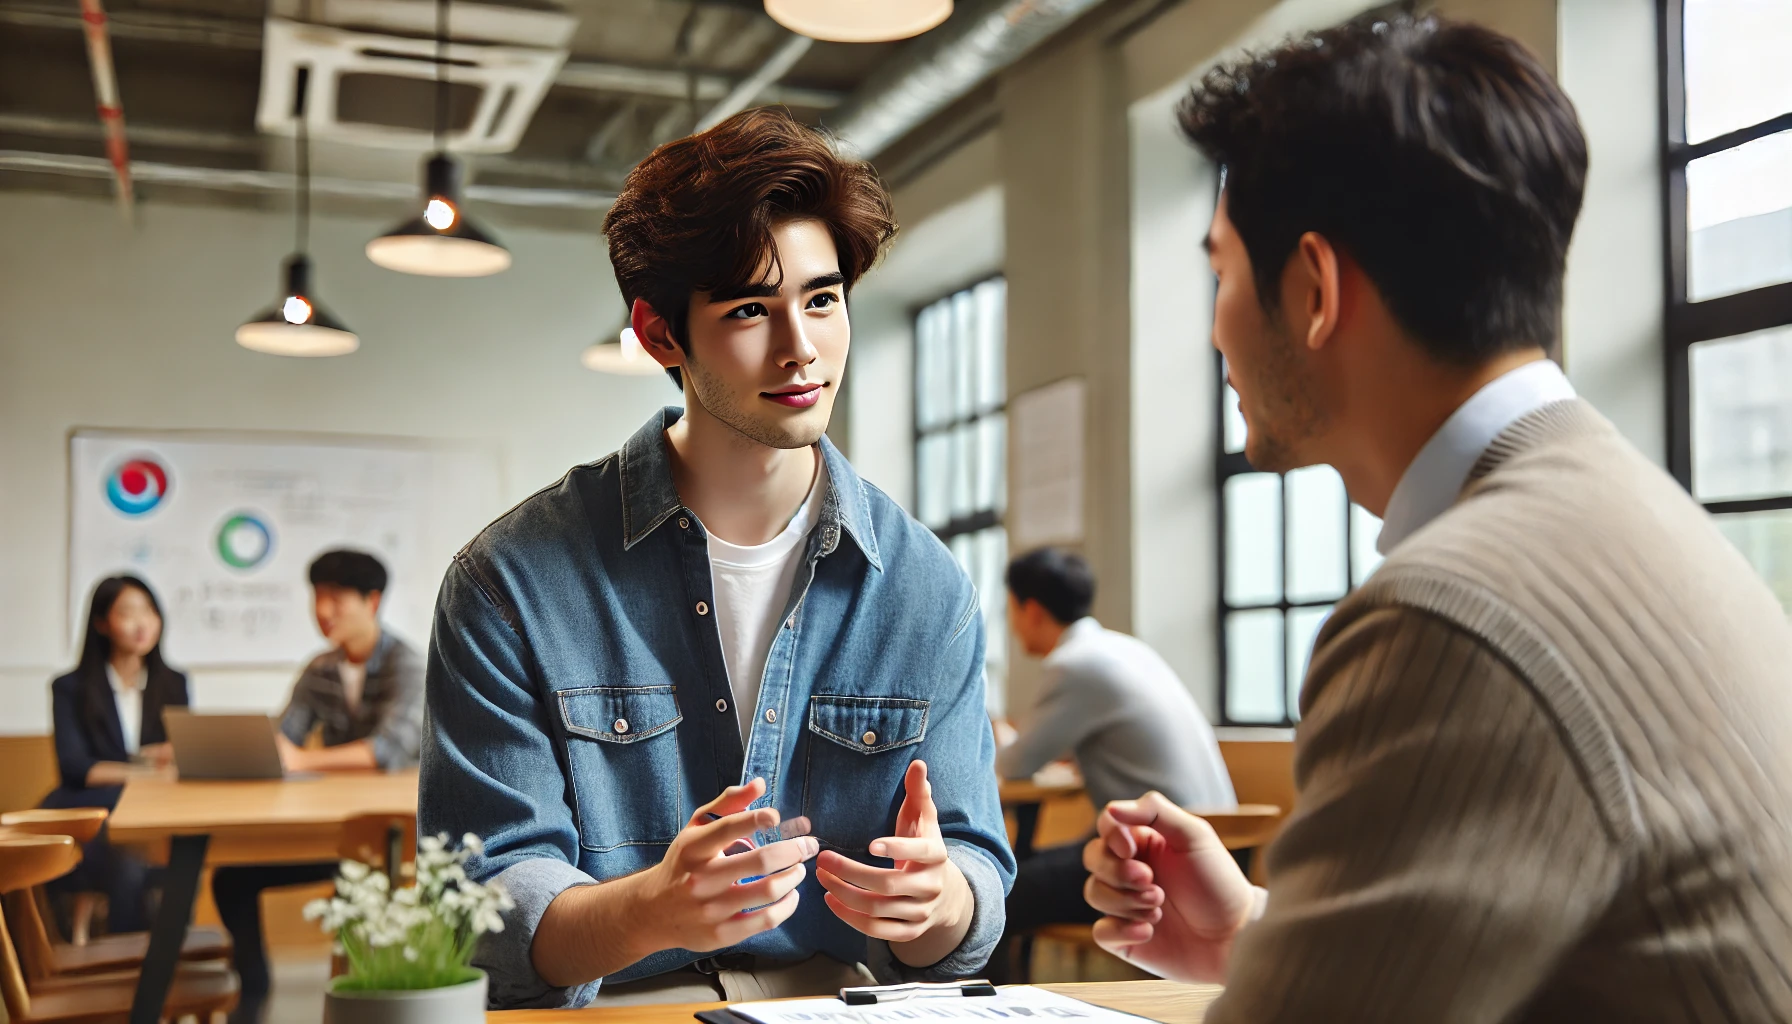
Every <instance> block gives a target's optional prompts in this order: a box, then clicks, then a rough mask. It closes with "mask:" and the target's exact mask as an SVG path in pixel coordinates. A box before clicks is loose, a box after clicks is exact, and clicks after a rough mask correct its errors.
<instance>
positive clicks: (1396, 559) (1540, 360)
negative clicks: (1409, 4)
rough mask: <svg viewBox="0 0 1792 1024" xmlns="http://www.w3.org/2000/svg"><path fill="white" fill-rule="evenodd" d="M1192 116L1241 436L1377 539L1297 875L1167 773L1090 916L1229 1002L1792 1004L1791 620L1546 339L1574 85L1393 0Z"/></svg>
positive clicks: (1322, 743) (1301, 768) (1135, 949)
mask: <svg viewBox="0 0 1792 1024" xmlns="http://www.w3.org/2000/svg"><path fill="white" fill-rule="evenodd" d="M1181 119H1182V123H1183V127H1184V129H1185V130H1186V132H1187V133H1188V135H1189V137H1190V138H1191V139H1192V140H1193V141H1194V143H1195V144H1196V145H1197V146H1198V147H1199V148H1200V149H1202V150H1203V151H1204V152H1205V153H1206V154H1207V155H1208V156H1210V157H1211V158H1213V159H1214V160H1215V161H1217V162H1218V163H1220V164H1221V165H1222V166H1223V167H1224V169H1225V176H1224V186H1223V189H1222V195H1221V202H1220V207H1219V210H1218V212H1217V213H1216V214H1215V217H1214V221H1213V225H1212V229H1211V233H1210V236H1209V238H1208V242H1207V244H1208V249H1209V252H1210V253H1211V255H1212V262H1213V266H1214V269H1215V271H1216V273H1217V274H1218V277H1219V291H1218V294H1217V298H1216V300H1215V313H1214V343H1215V344H1216V345H1217V346H1218V347H1219V349H1220V351H1221V352H1223V353H1224V354H1225V356H1226V361H1227V364H1228V367H1229V371H1230V374H1231V379H1232V381H1233V384H1234V385H1235V386H1236V388H1237V390H1238V392H1239V396H1240V401H1241V406H1242V408H1243V411H1244V415H1245V419H1246V422H1247V424H1248V428H1249V443H1248V447H1247V449H1246V454H1247V455H1248V457H1249V458H1250V460H1251V463H1252V464H1253V465H1254V466H1255V467H1257V468H1258V469H1262V470H1267V471H1284V470H1288V469H1293V468H1295V467H1298V466H1305V465H1312V464H1316V463H1329V464H1330V465H1332V466H1335V467H1336V468H1337V469H1338V471H1339V473H1340V474H1342V476H1343V478H1344V481H1345V484H1346V486H1347V487H1348V488H1349V491H1350V495H1351V497H1352V498H1354V499H1355V500H1356V501H1358V502H1360V503H1361V504H1362V505H1363V506H1364V507H1366V508H1368V509H1369V510H1370V511H1372V512H1376V513H1378V514H1383V513H1384V514H1385V524H1384V531H1383V535H1382V541H1381V546H1382V549H1383V551H1384V552H1385V553H1386V554H1387V556H1388V557H1387V561H1386V562H1385V563H1384V564H1383V565H1382V566H1381V568H1380V569H1379V570H1378V571H1377V572H1376V573H1375V575H1374V576H1373V578H1371V579H1370V581H1369V582H1368V583H1367V584H1366V585H1365V586H1363V587H1362V588H1361V589H1360V590H1358V591H1357V592H1356V593H1354V594H1352V595H1351V596H1350V597H1349V598H1347V599H1346V600H1344V601H1343V602H1342V603H1340V604H1339V605H1338V606H1337V609H1336V611H1335V612H1334V613H1333V615H1332V617H1331V619H1330V621H1329V622H1328V623H1327V624H1326V626H1325V628H1324V629H1323V630H1322V631H1321V633H1320V635H1319V638H1318V641H1317V645H1316V648H1315V651H1314V654H1313V657H1312V662H1311V667H1310V669H1309V671H1308V675H1307V679H1306V682H1305V686H1304V689H1303V691H1302V694H1301V713H1302V716H1303V720H1302V722H1301V725H1300V728H1299V733H1298V740H1297V746H1296V765H1295V771H1296V781H1297V783H1298V786H1299V799H1298V802H1297V805H1296V808H1295V812H1294V814H1293V816H1292V817H1291V819H1290V820H1289V822H1288V824H1287V827H1286V829H1285V830H1284V832H1283V834H1282V835H1281V837H1280V838H1279V839H1278V840H1277V841H1276V842H1275V844H1274V845H1273V846H1272V847H1271V849H1270V851H1269V854H1268V857H1269V860H1268V867H1269V882H1270V887H1269V889H1268V890H1267V891H1264V890H1260V889H1253V888H1252V887H1251V886H1250V885H1249V883H1248V882H1247V881H1246V880H1245V878H1244V877H1243V876H1242V875H1241V874H1240V873H1239V872H1238V869H1237V868H1236V866H1235V865H1234V863H1233V861H1232V859H1231V858H1230V857H1229V856H1228V855H1227V854H1226V852H1225V851H1224V850H1223V849H1222V848H1221V846H1220V844H1219V842H1218V840H1217V839H1216V838H1215V837H1214V834H1213V831H1212V829H1210V828H1208V827H1207V826H1206V825H1205V823H1203V822H1201V821H1200V820H1199V819H1196V818H1192V817H1190V816H1189V815H1187V814H1184V813H1182V812H1181V811H1179V810H1177V809H1176V808H1175V807H1174V806H1173V805H1171V804H1170V803H1169V802H1168V801H1166V800H1164V799H1163V798H1162V797H1160V796H1157V795H1155V794H1154V795H1152V796H1148V797H1146V798H1144V799H1142V800H1138V801H1124V802H1120V803H1115V804H1111V805H1109V807H1108V808H1107V809H1106V810H1104V811H1103V813H1102V815H1101V817H1100V827H1099V832H1100V835H1099V837H1098V838H1097V839H1095V840H1094V841H1092V842H1091V843H1090V844H1089V846H1088V848H1087V849H1086V850H1085V863H1086V864H1087V865H1088V867H1089V868H1090V870H1091V871H1092V873H1093V877H1092V878H1091V879H1090V881H1089V884H1088V885H1087V887H1086V889H1085V894H1086V895H1087V897H1088V899H1089V901H1090V902H1091V903H1092V904H1093V905H1094V906H1095V907H1096V908H1097V909H1099V910H1101V911H1102V912H1103V913H1104V914H1106V915H1107V916H1106V917H1105V918H1104V919H1103V920H1102V921H1101V922H1100V923H1098V924H1097V925H1096V930H1095V935H1096V938H1097V939H1098V940H1099V941H1100V942H1101V944H1102V945H1103V946H1105V947H1107V948H1108V949H1110V950H1112V951H1114V952H1115V953H1117V954H1119V955H1120V956H1122V957H1125V958H1126V959H1128V960H1131V961H1132V962H1134V963H1136V964H1138V965H1140V966H1142V967H1145V968H1147V969H1149V970H1151V971H1153V972H1155V973H1157V974H1161V975H1164V976H1166V977H1173V978H1182V979H1190V980H1205V981H1220V982H1224V983H1225V985H1226V992H1225V995H1224V996H1222V997H1221V999H1220V1001H1219V1002H1218V1003H1217V1004H1215V1005H1214V1007H1213V1009H1212V1010H1211V1012H1210V1014H1209V1016H1208V1018H1207V1019H1208V1021H1209V1022H1211V1024H1241V1022H1244V1024H1269V1022H1273V1021H1401V1022H1406V1021H1462V1022H1487V1024H1494V1022H1504V1021H1608V1020H1609V1021H1626V1022H1635V1021H1645V1022H1647V1021H1664V1022H1665V1021H1788V1020H1792V629H1789V628H1788V624H1787V621H1786V618H1785V615H1784V613H1783V612H1782V611H1781V609H1780V608H1779V607H1778V605H1777V604H1776V603H1775V601H1774V599H1773V597H1772V595H1771V594H1770V593H1769V591H1768V590H1767V588H1766V586H1765V585H1764V584H1763V583H1762V582H1761V581H1760V580H1759V579H1758V578H1757V577H1756V576H1755V574H1754V573H1753V572H1752V571H1751V570H1750V568H1749V566H1748V565H1747V563H1745V562H1744V561H1743V559H1742V558H1741V556H1740V555H1738V554H1737V552H1736V551H1735V550H1733V549H1732V548H1731V547H1730V546H1729V545H1728V544H1727V543H1726V542H1725V541H1724V539H1723V538H1722V537H1721V536H1720V535H1719V534H1718V532H1717V530H1716V529H1715V528H1714V527H1713V525H1712V524H1711V522H1710V521H1709V519H1708V517H1707V516H1706V514H1705V513H1704V511H1703V510H1702V509H1700V508H1699V507H1698V506H1697V505H1696V504H1695V503H1694V502H1693V501H1692V500H1691V499H1690V498H1689V497H1688V496H1687V495H1686V493H1685V492H1684V491H1683V490H1681V489H1680V487H1679V486H1678V485H1676V484H1675V483H1674V481H1673V480H1671V479H1670V478H1669V477H1667V476H1666V475H1665V474H1664V473H1662V472H1661V471H1660V470H1659V469H1658V468H1656V467H1655V466H1654V465H1652V464H1651V463H1650V462H1649V461H1648V460H1647V459H1645V458H1644V457H1643V456H1642V455H1641V454H1639V453H1638V452H1637V451H1636V450H1635V449H1634V448H1632V447H1631V445H1630V444H1629V443H1628V442H1627V441H1625V440H1624V439H1623V438H1622V437H1620V436H1619V435H1618V433H1617V432H1616V431H1615V430H1614V429H1613V428H1612V426H1611V424H1610V423H1608V422H1606V420H1604V419H1603V418H1602V417H1601V416H1600V415H1599V414H1598V413H1597V412H1595V411H1594V410H1593V409H1592V407H1590V406H1588V405H1587V404H1586V403H1584V402H1582V401H1580V400H1579V399H1577V398H1575V397H1574V394H1573V389H1572V388H1571V387H1570V386H1569V385H1568V382H1567V380H1566V379H1565V378H1564V377H1563V376H1562V374H1561V373H1560V371H1559V370H1557V369H1556V368H1555V366H1554V364H1553V363H1550V362H1548V361H1547V360H1546V359H1545V355H1544V354H1545V351H1546V350H1549V349H1551V348H1553V346H1554V344H1555V342H1556V332H1557V327H1558V324H1559V315H1558V314H1559V307H1560V303H1561V295H1562V290H1561V289H1562V274H1563V265H1564V258H1565V253H1566V251H1567V246H1568V239H1569V235H1570V233H1571V231H1572V228H1573V224H1574V219H1575V216H1576V215H1577V213H1578V211H1579V208H1580V201H1581V193H1582V187H1583V183H1584V180H1585V173H1586V162H1587V152H1586V143H1585V140H1584V138H1583V136H1582V134H1581V131H1580V127H1579V124H1578V121H1577V120H1576V117H1575V114H1574V110H1573V107H1572V106H1571V105H1570V103H1569V101H1568V99H1567V97H1565V96H1564V95H1563V94H1562V92H1561V90H1560V89H1559V88H1558V87H1557V86H1556V84H1555V83H1554V82H1553V81H1552V80H1551V78H1550V76H1549V74H1548V73H1547V72H1546V71H1544V69H1543V68H1542V67H1541V66H1539V65H1538V63H1537V62H1536V60H1535V59H1534V58H1533V57H1532V56H1531V55H1530V54H1529V53H1527V52H1525V51H1524V50H1523V48H1522V47H1520V46H1519V45H1518V44H1517V43H1515V42H1513V41H1512V40H1509V39H1506V38H1504V37H1502V36H1499V35H1496V34H1494V33H1491V32H1488V31H1486V30H1483V29H1479V28H1473V27H1469V26H1465V25H1458V24H1451V23H1448V22H1435V21H1429V20H1423V21H1416V22H1415V21H1410V20H1406V19H1388V20H1384V21H1379V22H1368V21H1365V22H1360V23H1357V24H1353V25H1349V26H1345V27H1341V28H1337V29H1332V30H1328V31H1327V32H1324V33H1320V34H1318V35H1316V36H1313V37H1309V38H1307V39H1301V40H1295V41H1292V42H1290V43H1289V44H1287V45H1285V46H1284V47H1282V48H1281V49H1279V50H1277V51H1275V52H1272V53H1267V54H1262V55H1258V56H1256V57H1254V58H1250V59H1246V60H1243V61H1241V62H1239V63H1236V64H1232V65H1229V66H1223V67H1220V68H1218V69H1217V70H1215V71H1213V72H1211V73H1210V74H1209V75H1208V76H1207V77H1206V79H1205V80H1204V81H1203V82H1202V83H1201V85H1200V86H1198V87H1197V88H1196V89H1195V90H1194V91H1193V93H1192V94H1191V95H1190V97H1189V98H1188V100H1187V101H1186V103H1185V105H1184V107H1183V109H1182V113H1181ZM1194 286H1196V287H1199V285H1198V284H1196V285H1194Z"/></svg>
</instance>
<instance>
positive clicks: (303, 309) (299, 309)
mask: <svg viewBox="0 0 1792 1024" xmlns="http://www.w3.org/2000/svg"><path fill="white" fill-rule="evenodd" d="M280 313H281V315H282V316H284V317H286V322H287V323H289V324H302V323H304V322H306V321H307V320H310V319H311V303H309V302H306V301H305V300H304V299H301V298H299V297H298V296H297V295H288V296H287V297H286V304H285V305H283V306H281V307H280Z"/></svg>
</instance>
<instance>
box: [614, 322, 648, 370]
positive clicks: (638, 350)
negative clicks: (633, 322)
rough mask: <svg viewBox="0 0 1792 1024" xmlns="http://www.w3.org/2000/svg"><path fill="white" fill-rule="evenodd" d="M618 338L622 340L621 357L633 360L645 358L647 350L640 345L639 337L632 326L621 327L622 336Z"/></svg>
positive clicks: (629, 360)
mask: <svg viewBox="0 0 1792 1024" xmlns="http://www.w3.org/2000/svg"><path fill="white" fill-rule="evenodd" d="M620 340H621V342H622V358H623V359H624V360H626V361H628V362H633V361H635V360H636V359H643V358H646V356H647V350H646V349H644V348H642V347H641V339H640V337H639V336H638V335H636V334H635V329H634V328H633V327H624V328H623V329H622V337H621V339H620Z"/></svg>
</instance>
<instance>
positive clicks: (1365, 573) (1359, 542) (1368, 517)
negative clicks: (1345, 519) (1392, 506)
mask: <svg viewBox="0 0 1792 1024" xmlns="http://www.w3.org/2000/svg"><path fill="white" fill-rule="evenodd" d="M1380 539H1381V520H1380V519H1378V518H1376V517H1375V514H1374V513H1372V512H1370V511H1369V510H1368V509H1366V508H1364V507H1363V506H1361V505H1352V506H1350V566H1351V572H1350V585H1351V586H1353V587H1360V586H1362V585H1363V581H1364V580H1366V579H1368V578H1369V574H1370V573H1372V572H1374V571H1375V567H1376V566H1378V565H1380V564H1381V552H1379V551H1377V550H1375V542H1376V541H1377V540H1380Z"/></svg>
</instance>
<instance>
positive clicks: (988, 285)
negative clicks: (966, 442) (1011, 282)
mask: <svg viewBox="0 0 1792 1024" xmlns="http://www.w3.org/2000/svg"><path fill="white" fill-rule="evenodd" d="M972 294H973V295H974V296H975V297H976V301H977V408H978V409H979V410H980V411H987V410H990V409H996V408H999V407H1001V405H1002V402H1003V401H1004V400H1005V399H1006V397H1007V395H1008V384H1007V376H1008V372H1007V371H1008V367H1007V365H1006V360H1007V358H1008V355H1007V352H1006V351H1004V349H1003V345H1002V341H1003V338H1004V336H1005V333H1006V323H1005V321H1006V317H1007V302H1008V286H1007V284H1006V282H1004V281H1003V280H1002V279H1001V278H999V277H998V278H996V279H995V280H993V281H985V282H983V283H982V284H980V285H978V286H977V287H976V288H974V289H972Z"/></svg>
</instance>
